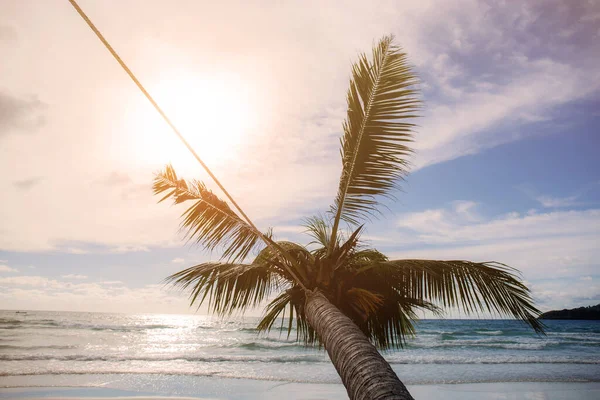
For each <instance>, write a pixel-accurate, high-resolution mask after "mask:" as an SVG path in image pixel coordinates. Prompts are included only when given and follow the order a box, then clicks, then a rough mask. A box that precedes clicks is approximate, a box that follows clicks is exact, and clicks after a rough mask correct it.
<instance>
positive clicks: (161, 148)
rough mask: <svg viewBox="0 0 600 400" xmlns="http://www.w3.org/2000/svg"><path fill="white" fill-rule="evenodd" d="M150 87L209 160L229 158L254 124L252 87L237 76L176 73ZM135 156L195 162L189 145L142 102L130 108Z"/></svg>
mask: <svg viewBox="0 0 600 400" xmlns="http://www.w3.org/2000/svg"><path fill="white" fill-rule="evenodd" d="M149 91H150V93H151V94H152V96H153V97H154V98H155V99H156V101H157V102H158V104H159V105H160V106H161V107H162V108H163V110H164V111H165V113H166V114H167V116H168V117H169V118H170V119H171V121H172V122H173V123H174V124H175V126H176V127H177V128H178V129H179V131H180V132H181V133H182V134H183V136H184V137H185V138H186V140H187V141H188V142H189V143H190V144H191V145H192V147H193V148H194V149H195V150H196V152H197V153H198V155H199V156H200V157H201V158H202V159H203V160H204V161H205V162H206V163H208V164H209V165H210V166H214V165H217V164H219V165H221V164H225V163H227V161H228V160H231V159H233V158H234V157H236V154H238V151H239V148H240V147H241V145H242V144H243V142H244V140H245V139H246V137H247V135H248V133H249V132H250V131H251V129H252V128H253V125H254V115H255V113H254V112H253V110H252V99H251V97H252V96H251V91H250V90H249V87H248V85H247V84H245V83H244V82H243V81H242V80H241V79H240V78H239V77H237V76H235V75H233V76H227V75H220V76H211V77H209V76H206V77H203V78H199V77H194V76H191V75H183V74H178V75H175V74H173V76H171V77H165V78H164V79H162V80H161V81H160V82H158V83H156V84H155V85H152V86H150V87H149ZM129 123H130V124H131V128H132V131H133V132H134V133H133V137H132V139H133V140H134V142H135V143H133V146H134V148H135V153H136V161H138V162H142V163H144V164H148V163H149V164H155V163H157V162H171V161H172V162H174V163H176V164H177V165H178V166H179V167H180V168H183V169H188V168H191V167H192V165H193V166H194V167H195V169H197V164H196V163H195V161H194V160H193V158H192V156H191V155H190V153H189V151H188V150H187V149H186V148H185V146H184V145H183V144H182V143H181V142H180V141H179V139H177V138H176V136H175V135H174V134H173V132H171V131H170V128H169V127H168V126H167V124H166V123H165V122H164V121H163V120H162V119H161V117H160V116H159V115H158V113H157V112H156V110H154V109H153V108H152V107H151V106H150V105H149V104H141V105H140V106H139V107H137V109H136V110H134V112H133V113H131V114H130V118H129Z"/></svg>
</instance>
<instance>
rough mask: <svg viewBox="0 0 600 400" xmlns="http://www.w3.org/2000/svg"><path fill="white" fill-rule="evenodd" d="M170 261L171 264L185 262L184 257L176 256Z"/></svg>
mask: <svg viewBox="0 0 600 400" xmlns="http://www.w3.org/2000/svg"><path fill="white" fill-rule="evenodd" d="M171 262H172V263H173V264H183V263H184V262H185V259H183V258H179V257H177V258H174V259H172V260H171Z"/></svg>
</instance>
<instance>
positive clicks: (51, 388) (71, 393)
mask: <svg viewBox="0 0 600 400" xmlns="http://www.w3.org/2000/svg"><path fill="white" fill-rule="evenodd" d="M4 378H5V377H4ZM51 378H56V376H54V377H51ZM51 378H49V379H46V380H45V382H46V386H36V387H32V386H21V387H6V386H3V385H5V384H6V383H7V382H4V381H5V379H0V399H21V400H34V399H36V400H37V399H45V400H53V399H65V398H66V399H70V400H77V399H80V400H101V399H106V400H145V399H148V400H149V399H155V400H156V399H161V400H191V399H196V400H197V399H204V400H234V399H240V400H258V399H266V400H271V399H273V400H274V399H281V398H285V399H286V400H309V399H310V400H320V399H322V400H325V399H331V400H342V399H347V398H348V397H347V395H346V391H345V388H344V387H343V386H342V385H341V384H332V383H293V382H282V381H258V380H251V379H232V378H216V377H213V378H207V377H205V378H195V379H194V380H193V381H189V380H186V381H184V382H182V381H177V380H176V379H168V378H165V379H162V380H159V381H154V384H148V382H143V381H139V382H138V383H139V385H138V386H136V385H135V379H133V381H132V380H131V378H132V377H126V376H120V377H114V378H116V379H113V380H108V381H106V380H105V381H104V382H99V381H98V382H88V384H90V385H92V384H94V385H95V386H70V387H67V386H66V385H65V386H62V385H60V382H59V381H60V379H59V380H56V379H54V380H55V382H54V383H56V384H57V385H53V382H51V381H52V380H53V379H51ZM134 378H135V377H134ZM22 383H23V384H24V385H26V384H27V382H26V381H24V382H22ZM30 383H34V382H30ZM39 383H40V384H41V383H42V382H39ZM81 383H83V382H81ZM182 383H183V385H182ZM407 387H408V389H409V391H410V392H411V394H412V395H413V396H414V397H415V399H422V400H429V399H431V400H433V399H438V398H444V399H450V400H458V399H461V400H463V399H464V400H475V399H482V400H495V399H514V400H520V399H523V400H525V399H544V400H575V399H577V400H579V399H583V400H587V399H590V400H591V399H597V398H600V382H495V383H444V384H412V385H407ZM133 388H135V389H133ZM132 389H133V390H132Z"/></svg>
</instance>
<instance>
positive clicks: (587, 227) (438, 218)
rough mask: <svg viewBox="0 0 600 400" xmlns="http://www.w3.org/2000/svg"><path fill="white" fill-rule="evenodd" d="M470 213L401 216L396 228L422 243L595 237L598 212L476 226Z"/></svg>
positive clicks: (510, 217)
mask: <svg viewBox="0 0 600 400" xmlns="http://www.w3.org/2000/svg"><path fill="white" fill-rule="evenodd" d="M473 218H475V217H473V215H472V214H471V213H467V215H463V213H461V212H459V211H457V210H456V207H455V208H454V209H450V210H448V209H433V210H426V211H422V212H417V213H410V214H405V215H401V216H400V217H399V219H398V226H399V227H401V228H404V229H408V230H410V231H413V232H415V234H416V238H418V240H419V241H421V242H424V243H429V244H433V243H437V244H442V243H457V242H479V243H481V242H485V241H488V240H494V241H498V240H504V239H513V240H514V239H519V238H522V239H531V238H534V237H552V236H583V235H598V234H599V231H598V227H599V226H600V210H599V209H592V210H584V211H555V212H550V213H544V214H542V213H535V214H529V213H528V214H525V215H521V214H519V213H516V212H511V213H507V214H504V215H501V216H498V217H496V218H493V219H490V220H486V221H481V222H477V220H474V219H473Z"/></svg>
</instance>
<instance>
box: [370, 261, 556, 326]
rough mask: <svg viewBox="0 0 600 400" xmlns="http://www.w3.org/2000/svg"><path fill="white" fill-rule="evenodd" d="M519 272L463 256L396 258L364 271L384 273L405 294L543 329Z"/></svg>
mask: <svg viewBox="0 0 600 400" xmlns="http://www.w3.org/2000/svg"><path fill="white" fill-rule="evenodd" d="M517 272H518V271H517V270H516V269H513V268H511V267H508V266H506V265H504V264H500V263H497V262H483V263H478V262H471V261H462V260H451V261H438V260H394V261H387V262H383V263H378V264H377V265H374V266H373V267H372V268H371V269H370V270H369V271H364V273H366V274H382V275H384V276H385V277H386V279H387V280H388V281H390V282H394V286H395V287H396V289H397V290H398V291H399V292H400V293H401V294H403V295H404V296H405V297H410V298H415V299H422V300H424V301H431V302H433V303H436V304H440V305H441V306H443V307H457V308H459V309H460V310H462V311H463V312H465V313H467V314H473V313H477V312H482V311H487V312H492V313H498V314H499V315H502V316H511V317H514V318H517V319H521V320H523V321H525V322H526V323H527V324H529V325H530V326H531V327H532V328H533V329H534V330H535V331H536V332H538V333H543V328H544V326H543V324H542V323H541V322H540V321H539V320H538V319H537V317H538V316H539V314H540V311H539V310H538V309H537V308H536V307H535V306H534V304H533V299H532V298H531V294H530V292H529V289H528V288H527V286H525V285H524V284H523V283H522V282H521V281H520V279H518V277H517V276H516V275H515V274H516V273H517Z"/></svg>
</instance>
